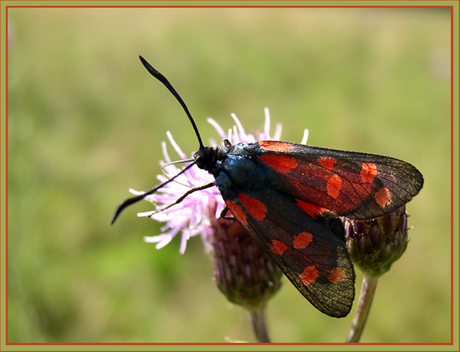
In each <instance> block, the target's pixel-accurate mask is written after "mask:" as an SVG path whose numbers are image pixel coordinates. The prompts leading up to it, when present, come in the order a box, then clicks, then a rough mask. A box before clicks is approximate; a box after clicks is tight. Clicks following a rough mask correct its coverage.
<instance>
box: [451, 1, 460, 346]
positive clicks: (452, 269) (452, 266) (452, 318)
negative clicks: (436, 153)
mask: <svg viewBox="0 0 460 352" xmlns="http://www.w3.org/2000/svg"><path fill="white" fill-rule="evenodd" d="M458 12H459V13H458V14H459V18H460V8H459V10H458ZM450 13H451V18H450V23H451V33H450V36H451V37H450V43H451V48H450V115H451V118H450V121H451V122H450V124H451V127H450V130H451V167H450V169H451V186H450V187H451V189H450V190H451V204H450V208H451V231H450V233H451V238H450V244H451V250H450V262H451V269H450V341H451V343H452V344H453V342H454V176H455V175H454V143H455V141H454V10H453V8H452V10H451V12H450ZM459 136H460V133H459ZM459 182H460V181H459ZM459 251H460V250H459Z"/></svg>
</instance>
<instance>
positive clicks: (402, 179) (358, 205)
mask: <svg viewBox="0 0 460 352" xmlns="http://www.w3.org/2000/svg"><path fill="white" fill-rule="evenodd" d="M251 149H252V150H253V152H254V153H255V154H256V155H257V156H258V157H259V160H260V162H261V164H263V165H264V166H266V167H268V168H267V172H268V173H271V176H269V177H267V180H268V184H267V187H270V188H274V189H277V190H278V191H279V192H281V193H284V194H286V195H289V196H291V197H293V198H296V199H297V200H298V204H299V205H300V206H302V207H303V209H304V210H305V211H306V212H308V213H309V214H310V215H311V216H312V217H313V218H316V217H317V216H321V215H324V214H326V213H328V212H332V213H335V214H336V215H340V216H347V217H349V218H352V219H358V220H364V219H371V218H376V217H380V216H383V215H386V214H389V213H391V212H393V211H394V210H396V209H397V208H399V207H401V206H402V205H404V204H405V203H407V202H408V201H409V200H411V199H412V197H414V196H415V195H417V194H418V192H419V191H420V189H421V188H422V186H423V176H422V174H421V173H420V172H419V171H418V170H417V169H416V168H415V167H414V166H412V165H410V164H408V163H406V162H404V161H401V160H398V159H394V158H390V157H386V156H381V155H375V154H366V153H357V152H346V151H340V150H333V149H326V148H316V147H310V146H306V145H302V144H294V143H287V142H279V141H261V142H258V143H256V144H253V145H252V146H251Z"/></svg>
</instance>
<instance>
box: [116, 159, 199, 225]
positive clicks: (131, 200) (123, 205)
mask: <svg viewBox="0 0 460 352" xmlns="http://www.w3.org/2000/svg"><path fill="white" fill-rule="evenodd" d="M193 165H195V162H193V163H191V164H190V165H187V166H186V167H185V168H183V169H182V170H181V172H179V173H178V174H177V175H175V176H174V177H171V178H170V179H169V180H167V181H166V182H163V183H162V184H161V185H159V186H156V187H153V188H152V189H150V190H148V191H147V192H145V193H142V194H139V195H138V196H134V197H131V198H128V199H126V200H125V201H123V202H122V203H121V204H120V205H119V206H118V207H117V209H116V210H115V213H114V214H113V216H112V220H111V221H110V224H111V225H113V223H114V222H115V220H117V218H118V215H120V213H121V212H122V211H123V210H124V209H125V208H126V207H129V206H130V205H132V204H134V203H137V202H139V201H140V200H142V199H144V198H145V197H147V196H149V195H151V194H153V193H155V192H156V191H158V190H159V189H160V188H162V187H163V186H165V185H167V184H168V183H169V182H172V181H174V180H175V179H176V178H177V177H178V176H180V175H182V174H183V173H184V172H185V171H187V170H188V169H190V168H191V167H192V166H193Z"/></svg>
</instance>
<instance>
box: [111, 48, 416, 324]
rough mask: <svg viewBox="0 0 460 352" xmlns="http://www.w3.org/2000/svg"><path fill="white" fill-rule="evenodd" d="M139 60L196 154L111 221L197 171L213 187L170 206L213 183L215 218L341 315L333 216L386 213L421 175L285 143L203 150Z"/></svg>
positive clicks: (343, 267) (405, 198)
mask: <svg viewBox="0 0 460 352" xmlns="http://www.w3.org/2000/svg"><path fill="white" fill-rule="evenodd" d="M140 60H141V62H142V64H143V65H144V66H145V68H146V69H147V70H148V72H150V74H151V75H152V76H153V77H155V78H156V79H158V80H159V81H160V82H161V83H163V85H164V86H165V87H166V88H167V89H168V90H169V91H170V92H171V93H172V94H173V95H174V97H175V98H176V99H177V101H178V102H179V103H180V104H181V106H182V108H183V109H184V111H185V113H186V114H187V116H188V118H189V120H190V122H191V124H192V127H193V129H194V131H195V134H196V136H197V139H198V143H199V149H198V151H196V152H195V153H194V154H193V161H192V162H191V163H190V164H189V165H187V166H186V167H185V168H184V169H183V170H182V171H181V172H180V173H178V174H177V175H175V176H174V177H172V178H170V179H169V180H167V181H166V182H164V183H162V184H160V185H158V186H156V187H154V188H152V189H150V190H149V191H147V192H145V193H143V194H140V195H137V196H135V197H132V198H129V199H127V200H125V201H124V202H122V203H121V204H120V205H119V206H118V208H117V209H116V211H115V213H114V215H113V217H112V221H111V223H112V224H113V223H114V221H115V220H116V219H117V217H118V216H119V215H120V213H121V212H122V211H123V210H124V209H125V208H126V207H128V206H129V205H131V204H134V203H136V202H138V201H140V200H142V199H144V198H145V197H147V196H148V195H150V194H153V193H155V192H156V191H158V190H159V189H161V188H162V187H163V186H165V185H166V184H167V183H169V182H172V181H173V180H174V179H175V178H176V177H178V176H179V175H180V174H182V173H183V172H185V171H186V170H187V169H189V168H191V167H193V166H196V167H199V168H201V169H203V170H206V171H207V172H209V173H210V174H211V175H212V176H213V177H214V179H215V180H214V182H211V183H208V184H204V185H202V186H199V187H195V188H192V189H190V190H189V191H188V192H186V193H185V194H184V195H183V196H182V197H180V198H179V199H178V200H177V201H176V202H175V203H173V204H171V205H170V206H174V205H175V204H177V203H179V202H181V201H182V200H183V199H184V198H185V197H187V196H188V195H189V194H191V193H193V192H196V191H199V190H203V189H206V188H208V187H213V186H217V188H218V189H219V191H220V193H221V194H222V197H223V199H224V201H225V204H226V209H224V211H223V212H222V214H225V212H226V211H227V210H229V211H230V212H231V214H232V215H233V217H234V218H235V219H236V220H237V221H238V222H239V223H240V224H241V225H242V226H243V227H244V228H246V230H247V231H248V232H249V233H250V234H251V235H252V236H253V237H254V239H255V240H256V241H257V242H258V244H259V245H260V246H261V247H262V248H263V249H264V250H265V251H266V252H267V253H268V255H269V256H270V257H271V258H273V259H274V260H275V262H276V263H277V264H278V266H279V268H280V269H281V270H282V271H283V273H284V274H285V275H286V276H287V278H288V279H289V280H290V281H291V282H292V284H293V285H294V286H295V287H296V288H297V290H298V291H299V292H300V293H301V294H302V295H303V296H304V297H305V298H306V299H308V301H310V303H311V304H312V305H313V306H314V307H316V308H317V309H318V310H320V311H321V312H323V313H325V314H327V315H329V316H331V317H345V316H346V315H347V314H348V313H349V312H350V309H351V307H352V304H353V300H354V296H355V288H354V286H355V285H354V284H355V272H354V269H353V264H352V262H351V260H350V257H349V255H348V252H347V249H346V246H345V231H344V228H343V225H342V222H341V220H340V217H341V216H344V217H348V218H350V219H355V220H369V219H373V218H377V217H381V216H384V215H387V214H390V213H392V212H393V211H395V210H396V209H397V208H399V207H401V206H403V205H404V204H406V203H407V202H409V201H410V200H411V199H412V198H413V197H414V196H416V195H417V194H418V193H419V192H420V190H421V189H422V187H423V182H424V181H423V176H422V174H421V173H420V172H419V171H418V170H417V169H416V168H415V167H414V166H412V165H411V164H409V163H407V162H404V161H401V160H398V159H395V158H391V157H388V156H381V155H375V154H367V153H359V152H351V151H342V150H334V149H327V148H319V147H312V146H308V145H303V144H296V143H290V142H281V141H272V140H265V141H259V142H255V143H239V144H235V145H232V144H231V143H230V141H228V140H227V139H225V140H223V146H222V147H210V146H204V144H203V142H202V139H201V136H200V133H199V131H198V128H197V126H196V124H195V121H194V119H193V118H192V115H191V114H190V112H189V110H188V108H187V106H186V104H185V103H184V101H183V100H182V98H181V97H180V96H179V94H178V93H177V92H176V90H175V89H174V88H173V86H172V85H171V84H170V83H169V81H168V80H167V79H166V78H165V77H164V76H163V75H162V74H161V73H160V72H158V71H157V70H155V69H154V68H153V67H152V66H151V65H150V64H149V63H148V62H147V61H146V60H145V59H144V58H142V57H140ZM168 207H169V206H168Z"/></svg>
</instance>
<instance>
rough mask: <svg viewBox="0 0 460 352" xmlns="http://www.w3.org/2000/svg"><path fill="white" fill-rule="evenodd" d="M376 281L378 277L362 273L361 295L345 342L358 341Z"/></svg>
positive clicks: (375, 287)
mask: <svg viewBox="0 0 460 352" xmlns="http://www.w3.org/2000/svg"><path fill="white" fill-rule="evenodd" d="M378 281H379V278H378V277H373V276H370V275H364V279H363V287H362V289H361V295H360V296H359V303H358V308H357V309H356V313H355V316H354V318H353V322H352V324H351V329H350V332H349V334H348V338H347V343H357V342H359V340H360V338H361V335H362V333H363V331H364V327H365V325H366V321H367V317H368V316H369V312H370V309H371V306H372V300H373V299H374V294H375V290H376V289H377V283H378Z"/></svg>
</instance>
